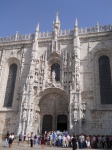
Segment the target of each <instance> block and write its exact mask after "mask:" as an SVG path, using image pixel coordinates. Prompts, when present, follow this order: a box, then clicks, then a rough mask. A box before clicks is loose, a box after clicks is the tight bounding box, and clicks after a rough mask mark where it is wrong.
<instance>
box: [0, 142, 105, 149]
mask: <svg viewBox="0 0 112 150" xmlns="http://www.w3.org/2000/svg"><path fill="white" fill-rule="evenodd" d="M5 149H11V150H31V149H34V150H40V149H42V148H41V145H37V146H36V147H32V148H31V147H30V145H28V144H26V145H25V144H24V143H21V144H20V145H19V146H18V143H13V145H12V147H11V148H9V147H4V146H3V142H0V150H5ZM44 149H45V150H72V148H62V147H49V146H45V147H44ZM84 150H88V149H84ZM91 150H93V149H91ZM100 150H101V149H100ZM104 150H106V149H104Z"/></svg>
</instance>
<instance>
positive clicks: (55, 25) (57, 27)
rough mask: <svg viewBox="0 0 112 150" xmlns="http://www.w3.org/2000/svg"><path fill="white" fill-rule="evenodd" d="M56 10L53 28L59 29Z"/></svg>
mask: <svg viewBox="0 0 112 150" xmlns="http://www.w3.org/2000/svg"><path fill="white" fill-rule="evenodd" d="M58 14H59V13H58V12H56V19H55V21H53V29H55V28H56V29H57V30H60V20H59V16H58Z"/></svg>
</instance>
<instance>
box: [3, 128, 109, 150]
mask: <svg viewBox="0 0 112 150" xmlns="http://www.w3.org/2000/svg"><path fill="white" fill-rule="evenodd" d="M14 138H15V137H14V133H11V134H9V132H7V135H6V137H5V142H4V146H9V147H11V145H12V144H13V141H14ZM22 141H24V143H25V145H26V144H27V143H28V144H29V145H30V146H31V147H34V146H37V145H41V147H42V148H44V145H47V146H50V147H51V146H55V147H56V146H57V147H63V148H66V147H73V150H75V149H77V148H79V149H84V148H88V149H90V148H93V149H105V148H108V149H112V135H107V136H104V135H102V136H101V135H97V136H96V135H84V134H80V135H76V136H75V135H70V134H69V133H68V132H67V131H63V132H60V131H50V132H47V131H45V133H44V134H43V135H40V134H39V135H35V134H34V133H33V132H31V134H27V135H26V133H24V134H23V133H22V132H21V133H20V134H19V140H18V145H19V144H20V143H21V142H22Z"/></svg>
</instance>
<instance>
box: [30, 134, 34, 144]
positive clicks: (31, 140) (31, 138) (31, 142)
mask: <svg viewBox="0 0 112 150" xmlns="http://www.w3.org/2000/svg"><path fill="white" fill-rule="evenodd" d="M33 140H34V136H33V132H31V137H30V147H33Z"/></svg>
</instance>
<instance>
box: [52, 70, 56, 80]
mask: <svg viewBox="0 0 112 150" xmlns="http://www.w3.org/2000/svg"><path fill="white" fill-rule="evenodd" d="M55 77H56V73H55V71H53V72H52V80H53V81H55Z"/></svg>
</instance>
